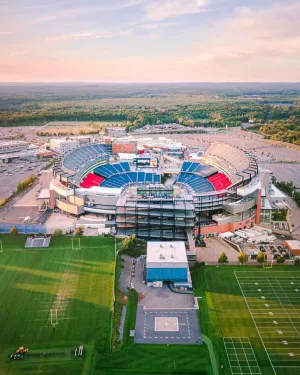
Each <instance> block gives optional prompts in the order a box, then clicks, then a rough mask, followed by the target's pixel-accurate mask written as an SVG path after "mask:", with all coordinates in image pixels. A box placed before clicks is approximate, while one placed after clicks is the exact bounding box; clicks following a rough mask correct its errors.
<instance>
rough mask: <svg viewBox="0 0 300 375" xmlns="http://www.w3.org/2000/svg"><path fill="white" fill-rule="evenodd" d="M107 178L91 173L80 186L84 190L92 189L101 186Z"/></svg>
mask: <svg viewBox="0 0 300 375" xmlns="http://www.w3.org/2000/svg"><path fill="white" fill-rule="evenodd" d="M104 180H105V178H103V177H100V176H97V175H95V174H94V173H89V174H88V175H87V176H85V177H84V179H83V180H82V181H81V184H80V186H81V187H83V188H90V187H93V186H99V185H100V184H101V183H102V182H103V181H104Z"/></svg>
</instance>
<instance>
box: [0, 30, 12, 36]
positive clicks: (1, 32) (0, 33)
mask: <svg viewBox="0 0 300 375" xmlns="http://www.w3.org/2000/svg"><path fill="white" fill-rule="evenodd" d="M10 34H12V32H11V31H0V36H2V35H10Z"/></svg>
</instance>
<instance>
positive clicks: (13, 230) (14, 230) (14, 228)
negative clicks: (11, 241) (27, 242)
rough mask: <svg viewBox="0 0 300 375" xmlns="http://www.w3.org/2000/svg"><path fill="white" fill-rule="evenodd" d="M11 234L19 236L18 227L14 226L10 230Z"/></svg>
mask: <svg viewBox="0 0 300 375" xmlns="http://www.w3.org/2000/svg"><path fill="white" fill-rule="evenodd" d="M10 234H11V235H12V236H17V235H18V234H19V232H18V229H17V228H16V227H12V228H11V230H10Z"/></svg>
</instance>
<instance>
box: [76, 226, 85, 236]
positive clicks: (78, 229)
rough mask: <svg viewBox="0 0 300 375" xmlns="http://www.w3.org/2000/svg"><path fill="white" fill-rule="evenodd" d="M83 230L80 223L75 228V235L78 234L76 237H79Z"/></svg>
mask: <svg viewBox="0 0 300 375" xmlns="http://www.w3.org/2000/svg"><path fill="white" fill-rule="evenodd" d="M83 231H84V227H83V226H82V225H80V227H78V228H77V229H76V230H75V235H76V236H78V237H81V236H82V235H83Z"/></svg>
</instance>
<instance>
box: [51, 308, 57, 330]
mask: <svg viewBox="0 0 300 375" xmlns="http://www.w3.org/2000/svg"><path fill="white" fill-rule="evenodd" d="M50 319H51V325H52V327H53V328H55V327H56V326H57V324H58V317H57V309H51V310H50Z"/></svg>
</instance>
